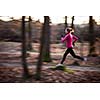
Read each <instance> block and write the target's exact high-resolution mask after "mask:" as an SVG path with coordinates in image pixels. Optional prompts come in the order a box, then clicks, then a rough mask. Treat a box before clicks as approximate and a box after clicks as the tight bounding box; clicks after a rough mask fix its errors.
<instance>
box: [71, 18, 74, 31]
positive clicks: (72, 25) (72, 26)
mask: <svg viewBox="0 0 100 100" xmlns="http://www.w3.org/2000/svg"><path fill="white" fill-rule="evenodd" d="M71 28H73V29H74V16H73V17H72V24H71Z"/></svg>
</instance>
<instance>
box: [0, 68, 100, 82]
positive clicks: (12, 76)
mask: <svg viewBox="0 0 100 100" xmlns="http://www.w3.org/2000/svg"><path fill="white" fill-rule="evenodd" d="M22 72H23V69H22V68H20V67H16V68H14V67H10V68H9V67H0V82H2V83H100V72H96V71H78V70H76V71H74V73H68V72H64V71H60V70H55V71H54V70H51V69H43V70H42V72H41V80H39V81H36V80H35V74H36V73H35V69H34V68H29V72H30V74H31V75H32V76H31V77H30V78H28V79H24V78H23V77H22Z"/></svg>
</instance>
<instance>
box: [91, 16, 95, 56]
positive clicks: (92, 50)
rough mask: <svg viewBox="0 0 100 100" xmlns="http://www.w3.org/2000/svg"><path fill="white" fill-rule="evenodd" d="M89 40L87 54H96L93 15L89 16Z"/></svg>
mask: <svg viewBox="0 0 100 100" xmlns="http://www.w3.org/2000/svg"><path fill="white" fill-rule="evenodd" d="M89 42H90V49H89V56H96V53H95V35H94V20H93V16H89Z"/></svg>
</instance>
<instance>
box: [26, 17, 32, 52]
mask: <svg viewBox="0 0 100 100" xmlns="http://www.w3.org/2000/svg"><path fill="white" fill-rule="evenodd" d="M31 25H32V19H31V16H29V30H28V37H27V38H28V39H27V50H29V51H32V50H33V48H32V26H31Z"/></svg>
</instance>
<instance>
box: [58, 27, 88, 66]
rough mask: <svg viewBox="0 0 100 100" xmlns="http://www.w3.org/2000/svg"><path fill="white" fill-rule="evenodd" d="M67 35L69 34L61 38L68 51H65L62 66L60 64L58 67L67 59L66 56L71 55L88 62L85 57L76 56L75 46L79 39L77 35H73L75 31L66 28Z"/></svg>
mask: <svg viewBox="0 0 100 100" xmlns="http://www.w3.org/2000/svg"><path fill="white" fill-rule="evenodd" d="M65 33H67V34H66V35H65V36H64V37H61V41H62V42H66V47H67V49H66V51H65V53H64V55H63V58H62V60H61V62H60V64H58V66H59V65H62V64H63V62H64V61H65V59H66V56H67V55H68V54H69V53H70V54H71V55H72V56H73V57H74V58H77V59H80V60H82V61H86V60H87V59H86V58H83V57H80V56H78V55H76V54H75V52H74V50H73V46H74V45H75V42H76V41H77V40H78V38H77V37H76V36H75V35H73V34H72V33H73V29H72V28H66V29H65Z"/></svg>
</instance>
